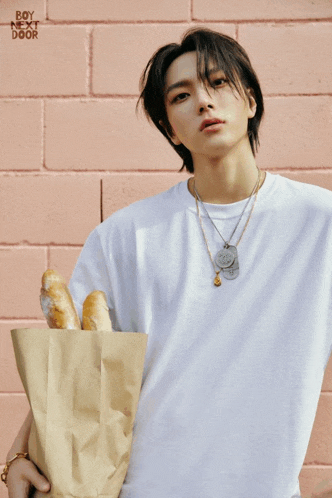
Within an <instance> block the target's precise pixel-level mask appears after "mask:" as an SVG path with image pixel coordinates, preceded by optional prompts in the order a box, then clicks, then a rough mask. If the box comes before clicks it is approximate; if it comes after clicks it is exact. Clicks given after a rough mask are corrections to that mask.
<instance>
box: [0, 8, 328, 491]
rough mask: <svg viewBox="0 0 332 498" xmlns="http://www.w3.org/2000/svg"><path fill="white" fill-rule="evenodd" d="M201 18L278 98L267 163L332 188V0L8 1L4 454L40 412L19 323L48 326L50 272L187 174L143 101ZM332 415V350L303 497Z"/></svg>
mask: <svg viewBox="0 0 332 498" xmlns="http://www.w3.org/2000/svg"><path fill="white" fill-rule="evenodd" d="M27 9H28V10H29V11H30V12H32V11H34V13H33V21H39V22H38V24H37V26H38V29H37V31H38V35H37V36H38V38H36V39H34V40H32V39H30V40H28V39H12V34H11V28H10V22H11V21H14V20H15V13H16V11H17V10H19V11H23V10H27ZM196 25H198V26H207V27H210V28H212V29H216V30H219V31H221V32H224V33H226V34H228V35H231V36H233V37H235V38H236V39H237V40H238V41H239V42H240V43H241V44H242V45H243V46H244V47H245V49H246V50H247V52H248V54H249V56H250V58H251V60H252V63H253V66H254V68H255V69H256V70H257V73H258V76H259V78H260V81H261V85H262V89H263V93H264V97H265V105H266V116H265V119H264V121H263V124H262V129H261V148H260V151H259V153H258V156H257V163H258V165H259V166H260V167H261V168H262V169H266V170H269V171H271V172H278V173H280V174H283V175H285V176H287V177H289V178H294V179H296V180H300V181H304V182H308V183H313V184H317V185H320V186H323V187H325V188H329V189H331V190H332V164H331V161H330V158H331V145H330V144H331V139H330V137H331V135H332V113H331V107H332V58H331V46H332V3H331V2H330V1H328V0H302V1H301V2H299V1H298V0H290V1H288V2H280V1H279V2H271V1H269V0H251V1H250V2H248V0H238V1H237V2H234V1H233V0H135V1H133V0H132V1H130V0H127V1H123V2H118V1H117V0H98V1H97V2H91V1H90V0H71V1H70V2H68V1H67V0H11V1H9V0H3V1H2V2H0V115H1V120H0V157H1V161H0V192H1V195H0V213H1V214H0V217H1V225H0V273H1V277H0V281H1V299H0V427H1V430H0V467H1V466H2V465H3V463H4V462H5V458H6V454H7V451H8V449H9V447H10V446H11V444H12V442H13V439H14V437H15V436H16V434H17V432H18V429H19V427H20V426H21V424H22V422H23V420H24V418H25V416H26V413H27V411H28V402H27V399H26V396H25V393H24V390H23V386H22V384H21V381H20V379H19V376H18V373H17V369H16V364H15V359H14V354H13V350H12V344H11V338H10V329H12V328H16V327H35V326H37V327H45V326H46V322H45V321H44V320H43V316H42V313H41V309H40V306H39V289H40V278H41V275H42V273H43V272H44V271H45V270H46V269H47V268H55V269H57V270H58V271H60V272H61V273H62V274H63V275H64V276H65V277H66V279H67V281H69V278H70V275H71V272H72V270H73V267H74V265H75V262H76V259H77V256H78V254H79V252H80V249H81V247H82V245H83V243H84V241H85V240H86V238H87V236H88V234H89V233H90V231H91V230H92V229H93V228H94V227H95V226H96V225H97V224H98V223H100V222H101V221H102V220H103V219H105V218H106V217H107V216H109V215H110V214H111V213H112V212H114V211H115V210H117V209H119V208H121V207H123V206H125V205H127V204H129V203H131V202H133V201H135V200H137V199H140V198H144V197H146V196H148V195H153V194H155V193H157V192H160V191H162V190H165V189H166V188H168V187H170V186H171V185H173V184H175V183H177V182H178V181H180V180H182V179H185V178H186V177H187V174H186V173H182V174H178V173H177V170H178V169H179V167H180V166H181V161H180V159H179V157H178V156H177V155H176V153H175V152H174V151H173V150H172V149H171V147H170V146H169V144H168V143H167V141H166V140H165V139H164V138H163V137H162V135H161V134H160V133H159V132H158V131H157V130H155V129H153V128H152V126H151V125H150V124H149V123H148V122H147V121H146V119H145V118H144V116H143V114H141V113H140V114H139V116H138V117H136V115H135V112H134V108H135V104H136V101H137V97H138V80H139V76H140V74H141V71H142V70H143V68H144V67H145V65H146V63H147V61H148V59H149V58H150V56H151V55H152V53H153V52H154V51H155V50H156V49H157V48H158V47H160V46H161V45H164V44H166V43H170V42H173V41H179V38H180V35H181V34H182V33H183V32H184V31H185V30H186V29H187V28H189V27H191V26H196ZM331 415H332V360H331V361H330V363H329V365H328V367H327V371H326V375H325V379H324V384H323V388H322V393H321V398H320V402H319V407H318V411H317V416H316V420H315V425H314V429H313V433H312V437H311V440H310V445H309V448H308V452H307V456H306V459H305V463H304V466H303V469H302V472H301V475H300V483H301V491H302V495H303V498H309V497H311V496H312V493H313V491H314V489H316V490H318V489H317V485H318V484H319V483H320V482H321V481H322V480H330V481H331V488H332V417H331ZM0 498H7V490H6V487H5V486H4V485H0ZM199 498H201V497H199ZM202 498H203V497H202ZM243 498H244V497H243ZM262 498H263V497H262ZM264 498H265V497H264ZM266 498H267V497H266ZM285 498H286V497H285Z"/></svg>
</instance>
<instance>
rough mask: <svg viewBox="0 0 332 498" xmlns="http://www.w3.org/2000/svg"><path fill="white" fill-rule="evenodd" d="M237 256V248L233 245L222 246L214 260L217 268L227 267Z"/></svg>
mask: <svg viewBox="0 0 332 498" xmlns="http://www.w3.org/2000/svg"><path fill="white" fill-rule="evenodd" d="M236 256H237V249H236V247H235V246H228V247H224V248H223V249H221V251H219V252H218V253H217V256H216V259H215V262H216V264H217V265H218V266H219V268H222V269H223V268H228V267H229V266H231V265H232V264H233V263H234V260H235V258H236Z"/></svg>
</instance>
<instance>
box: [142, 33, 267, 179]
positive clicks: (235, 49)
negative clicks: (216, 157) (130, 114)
mask: <svg viewBox="0 0 332 498" xmlns="http://www.w3.org/2000/svg"><path fill="white" fill-rule="evenodd" d="M192 51H196V52H197V74H198V77H199V79H200V80H201V81H203V82H204V85H205V80H207V81H209V82H210V77H209V74H208V64H209V61H210V60H212V61H213V62H214V63H215V64H216V66H217V67H219V68H220V69H222V70H223V71H224V73H225V75H226V78H228V79H229V82H230V85H231V87H232V89H233V88H236V90H237V91H238V93H239V94H240V95H242V96H243V98H245V95H246V96H247V97H249V92H248V89H249V88H251V89H252V91H253V92H254V96H255V101H256V104H257V108H256V113H255V116H254V117H253V118H250V119H248V136H249V141H250V146H251V149H252V152H253V154H254V156H255V149H256V151H257V149H258V145H259V139H258V128H259V124H260V122H261V119H262V116H263V113H264V103H263V95H262V92H261V88H260V85H259V81H258V78H257V75H256V73H255V71H254V69H253V68H252V66H251V63H250V60H249V57H248V55H247V53H246V51H245V50H244V49H243V48H242V47H241V45H239V43H237V41H236V40H234V39H233V38H231V37H230V36H227V35H224V34H221V33H218V32H216V31H212V30H211V29H208V28H197V27H195V28H191V29H189V30H187V31H186V32H185V33H184V35H183V36H182V40H181V44H180V45H179V44H177V43H171V44H169V45H165V46H163V47H161V48H159V49H158V50H157V51H156V52H155V53H154V54H153V56H152V57H151V59H150V60H149V62H148V64H147V66H146V68H145V69H144V71H143V73H142V75H141V78H140V91H141V94H140V96H139V99H138V101H137V104H136V112H137V107H138V105H139V102H140V101H141V100H142V101H143V110H144V112H145V114H146V116H147V118H148V120H152V121H153V123H154V124H155V126H156V127H157V128H158V130H159V131H160V132H161V133H162V134H163V135H164V136H165V137H166V138H167V140H168V141H169V143H170V144H171V145H172V147H173V148H174V149H175V151H176V152H177V153H178V154H179V156H180V157H181V158H182V159H183V165H182V167H181V169H180V170H179V171H182V170H183V169H184V168H186V169H187V171H189V172H190V173H193V172H194V164H193V160H192V157H191V153H190V151H189V150H188V149H187V147H185V146H184V145H183V144H180V145H175V144H173V142H172V141H171V139H170V138H169V137H170V136H172V128H171V125H170V123H169V121H168V117H167V112H166V106H165V79H166V72H167V69H168V67H169V66H170V65H171V63H172V62H173V61H174V60H175V59H176V58H177V57H179V56H180V55H182V54H184V53H186V52H192ZM202 61H204V64H203V65H202ZM205 87H206V86H205ZM159 121H161V122H162V123H163V125H164V126H162V124H160V123H159Z"/></svg>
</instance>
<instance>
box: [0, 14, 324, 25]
mask: <svg viewBox="0 0 332 498" xmlns="http://www.w3.org/2000/svg"><path fill="white" fill-rule="evenodd" d="M36 20H38V19H36ZM12 21H13V22H15V20H14V19H11V20H9V21H3V22H0V27H1V26H7V27H8V26H9V27H10V26H11V22H12ZM331 22H332V16H330V17H308V18H305V19H302V18H297V17H295V18H287V17H285V18H281V19H278V18H272V19H264V18H260V19H200V18H195V17H192V18H191V19H188V20H186V19H179V20H155V19H145V20H128V19H127V20H126V19H121V20H105V21H103V20H101V19H98V20H92V19H85V20H82V21H79V20H71V21H66V20H59V21H57V20H50V19H44V20H42V21H39V24H38V27H39V26H84V25H85V26H88V25H92V26H98V25H101V26H105V25H106V26H107V25H109V26H112V25H114V24H123V25H128V26H133V25H145V24H148V25H153V24H155V25H160V24H164V25H167V24H174V25H179V24H185V25H187V24H197V23H204V24H206V23H209V24H288V25H289V24H309V23H331Z"/></svg>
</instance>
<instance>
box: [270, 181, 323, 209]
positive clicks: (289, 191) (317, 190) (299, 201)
mask: <svg viewBox="0 0 332 498" xmlns="http://www.w3.org/2000/svg"><path fill="white" fill-rule="evenodd" d="M278 185H279V190H278V191H279V194H280V196H281V198H282V199H283V200H284V201H286V202H287V204H288V205H289V206H290V207H292V206H293V207H294V208H302V209H304V210H309V211H312V210H314V211H318V212H321V213H326V214H329V215H332V191H331V190H328V189H327V188H323V187H319V186H318V185H313V184H311V183H305V182H300V181H298V180H293V179H290V178H287V177H285V176H282V175H278Z"/></svg>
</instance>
